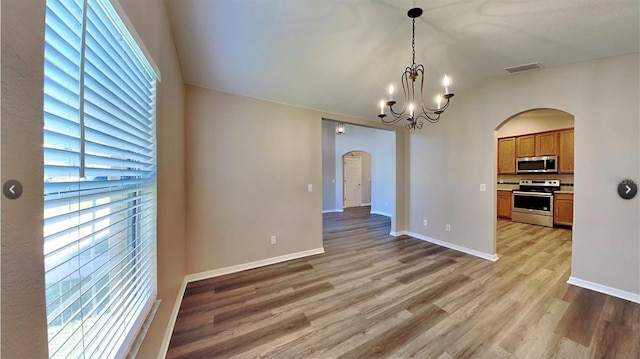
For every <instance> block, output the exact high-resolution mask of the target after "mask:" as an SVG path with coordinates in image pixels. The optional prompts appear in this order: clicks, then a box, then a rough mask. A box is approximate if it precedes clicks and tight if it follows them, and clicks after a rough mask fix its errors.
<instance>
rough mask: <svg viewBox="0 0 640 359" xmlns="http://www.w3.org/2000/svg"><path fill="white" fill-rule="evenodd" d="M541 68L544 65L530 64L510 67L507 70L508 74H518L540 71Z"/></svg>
mask: <svg viewBox="0 0 640 359" xmlns="http://www.w3.org/2000/svg"><path fill="white" fill-rule="evenodd" d="M541 68H542V65H540V63H539V62H533V63H530V64H524V65H518V66H513V67H508V68H506V69H505V70H507V72H508V73H510V74H516V73H518V72H525V71H531V70H538V69H541Z"/></svg>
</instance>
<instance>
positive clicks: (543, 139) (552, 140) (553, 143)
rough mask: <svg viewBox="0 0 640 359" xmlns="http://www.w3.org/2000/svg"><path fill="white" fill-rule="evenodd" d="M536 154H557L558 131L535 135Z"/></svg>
mask: <svg viewBox="0 0 640 359" xmlns="http://www.w3.org/2000/svg"><path fill="white" fill-rule="evenodd" d="M535 142H536V151H535V153H536V156H557V155H558V132H556V131H554V132H546V133H539V134H537V135H536V140H535Z"/></svg>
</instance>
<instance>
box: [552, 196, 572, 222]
mask: <svg viewBox="0 0 640 359" xmlns="http://www.w3.org/2000/svg"><path fill="white" fill-rule="evenodd" d="M553 208H554V210H553V223H554V224H557V225H561V226H573V193H556V194H555V195H554V199H553Z"/></svg>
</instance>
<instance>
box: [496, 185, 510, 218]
mask: <svg viewBox="0 0 640 359" xmlns="http://www.w3.org/2000/svg"><path fill="white" fill-rule="evenodd" d="M497 212H498V218H507V219H511V191H498V210H497Z"/></svg>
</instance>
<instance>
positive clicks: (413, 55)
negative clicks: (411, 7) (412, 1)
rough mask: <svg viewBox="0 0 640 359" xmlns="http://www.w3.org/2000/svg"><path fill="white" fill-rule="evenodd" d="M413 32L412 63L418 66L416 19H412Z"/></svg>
mask: <svg viewBox="0 0 640 359" xmlns="http://www.w3.org/2000/svg"><path fill="white" fill-rule="evenodd" d="M411 22H412V26H413V30H412V31H411V55H412V57H411V61H412V63H413V65H415V64H416V19H415V18H413V19H412V21H411Z"/></svg>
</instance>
